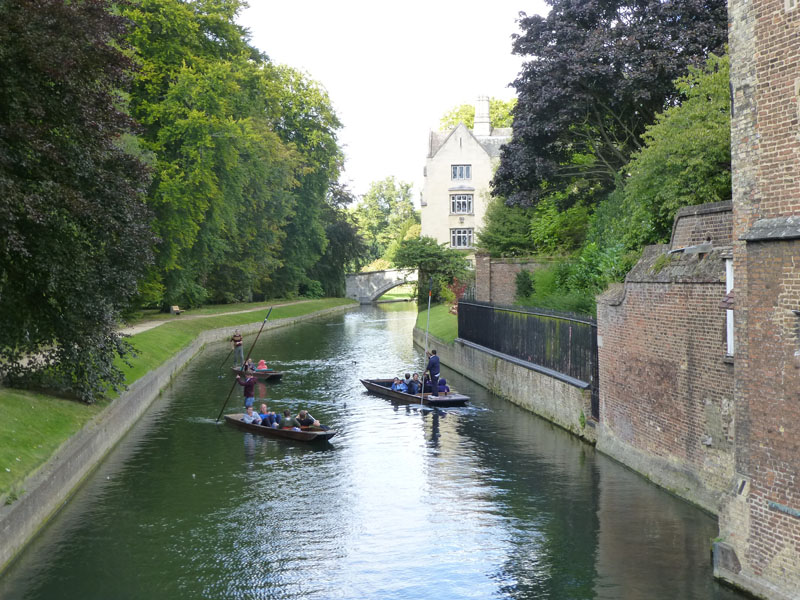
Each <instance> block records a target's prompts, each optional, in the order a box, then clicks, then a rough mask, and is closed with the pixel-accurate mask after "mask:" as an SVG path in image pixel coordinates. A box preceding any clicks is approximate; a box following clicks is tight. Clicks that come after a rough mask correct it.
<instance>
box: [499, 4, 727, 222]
mask: <svg viewBox="0 0 800 600" xmlns="http://www.w3.org/2000/svg"><path fill="white" fill-rule="evenodd" d="M550 4H551V6H552V10H551V11H550V13H549V14H548V15H547V16H546V17H541V16H538V15H533V16H527V15H525V14H524V13H523V16H522V18H521V20H520V28H521V30H522V34H520V35H518V36H516V38H515V41H514V53H515V54H518V55H520V56H526V57H530V60H529V61H528V62H526V63H525V65H524V66H523V68H522V71H521V72H520V74H519V76H518V77H517V79H516V81H515V82H514V87H515V88H516V90H517V93H518V98H519V101H518V103H517V106H516V107H515V109H514V124H513V127H514V134H513V138H512V140H511V141H510V142H509V143H508V144H506V145H505V146H504V147H503V149H502V151H501V161H500V166H499V168H498V170H497V173H496V174H495V177H494V179H493V182H492V186H493V193H494V194H495V195H499V196H502V197H505V198H506V199H507V201H508V202H510V203H512V204H521V205H530V204H535V203H537V202H538V201H539V200H540V199H541V198H542V197H544V196H547V195H550V194H552V193H553V192H558V191H571V190H574V189H576V186H577V188H578V190H579V191H580V190H581V189H583V192H581V193H583V194H584V195H589V196H592V197H594V198H597V197H601V196H602V195H604V194H607V193H608V191H610V190H611V189H613V187H614V185H615V184H616V181H617V177H618V173H619V170H620V168H621V167H622V166H623V165H625V164H626V163H627V162H628V159H629V157H630V156H631V154H632V153H633V152H635V151H636V150H638V149H639V148H640V147H641V136H642V134H643V133H644V131H645V127H646V126H647V125H649V124H651V123H652V122H653V121H654V119H655V115H656V113H657V112H659V111H660V110H662V109H663V108H664V106H665V105H670V104H673V103H674V102H675V100H676V98H677V95H676V92H675V89H674V86H673V84H672V82H673V81H674V80H675V79H676V78H677V77H679V76H681V75H683V74H684V73H685V72H686V68H687V67H688V66H689V65H698V64H700V63H701V62H702V61H703V60H705V58H706V57H707V56H708V54H709V52H717V53H719V52H721V51H723V48H724V44H725V43H726V40H727V8H726V3H725V2H724V1H722V0H675V1H673V2H662V1H661V0H636V1H632V0H610V1H609V2H601V3H598V2H596V1H595V0H551V1H550ZM580 197H581V194H580V193H570V194H569V195H567V196H565V197H564V198H563V200H564V201H565V202H566V204H565V206H569V204H570V202H574V201H576V200H577V199H579V198H580Z"/></svg>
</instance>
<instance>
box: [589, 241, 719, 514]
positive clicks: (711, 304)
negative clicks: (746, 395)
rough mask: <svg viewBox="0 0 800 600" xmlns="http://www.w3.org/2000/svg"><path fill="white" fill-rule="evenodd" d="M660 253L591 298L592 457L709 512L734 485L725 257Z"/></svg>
mask: <svg viewBox="0 0 800 600" xmlns="http://www.w3.org/2000/svg"><path fill="white" fill-rule="evenodd" d="M667 250H668V247H667V246H651V247H649V248H648V249H647V250H646V251H645V253H644V255H643V256H642V259H641V260H640V261H639V263H638V264H637V265H636V267H635V268H634V269H633V270H632V271H631V273H630V274H629V275H628V278H627V280H626V282H625V284H624V286H617V287H615V288H612V289H611V290H610V291H608V292H606V293H605V294H603V295H602V296H600V297H599V298H598V305H597V321H598V346H599V364H600V369H599V377H600V426H599V431H598V448H599V449H601V450H602V451H604V452H607V453H609V454H611V455H612V456H614V457H615V458H617V459H618V460H620V461H622V462H624V463H625V464H628V465H630V466H631V467H632V468H634V469H635V470H637V471H639V472H642V473H644V474H646V475H647V476H648V477H649V478H651V479H652V480H653V481H655V482H656V483H658V484H659V485H662V486H664V487H666V488H668V489H670V490H672V491H674V492H676V493H677V494H679V495H681V496H683V497H685V498H687V499H689V500H691V501H693V502H695V503H696V504H699V505H701V506H703V507H704V508H706V509H708V510H711V511H714V512H716V511H717V510H718V508H719V503H720V501H721V499H722V496H723V494H724V492H726V491H727V490H728V488H729V484H730V481H731V479H732V476H733V436H734V427H733V424H734V419H733V366H732V364H730V361H729V360H727V359H726V340H725V311H724V310H722V309H720V307H719V303H720V300H721V299H722V298H723V297H724V296H725V278H724V275H725V264H724V255H725V252H724V251H721V250H715V251H713V252H711V253H710V254H708V255H706V256H704V257H701V256H700V255H697V254H694V255H687V254H674V255H667V254H666V251H667ZM667 257H669V258H667Z"/></svg>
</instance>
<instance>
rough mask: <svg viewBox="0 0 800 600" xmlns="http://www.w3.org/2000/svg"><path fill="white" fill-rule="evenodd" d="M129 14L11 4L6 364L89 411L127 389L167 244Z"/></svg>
mask: <svg viewBox="0 0 800 600" xmlns="http://www.w3.org/2000/svg"><path fill="white" fill-rule="evenodd" d="M121 5H124V3H115V4H114V5H113V6H112V3H110V2H106V1H102V0H84V1H82V2H66V1H64V0H37V1H35V2H34V1H33V0H18V1H17V2H3V3H0V48H2V51H0V198H1V199H2V200H1V201H0V362H2V371H3V373H4V375H5V379H6V381H7V382H11V383H23V382H26V381H30V380H31V379H33V378H36V379H40V378H41V377H43V376H44V375H47V376H48V377H52V378H54V379H55V382H56V383H57V384H59V385H60V386H61V387H62V388H63V389H65V390H68V391H71V392H73V393H74V394H76V395H77V396H78V397H80V398H82V399H83V400H85V401H91V400H93V399H94V398H95V397H96V396H97V395H98V394H100V393H102V392H103V391H104V390H105V389H106V387H107V385H112V386H114V387H116V386H117V385H118V384H120V383H122V381H123V375H122V373H121V371H120V370H119V369H118V368H116V367H115V366H114V359H115V357H116V356H125V355H126V354H127V353H128V351H129V345H128V344H127V343H126V342H124V341H123V340H122V339H121V337H120V335H119V334H118V333H117V323H118V319H119V317H120V311H121V310H122V309H123V308H125V307H126V306H127V304H128V302H129V300H130V299H131V297H132V296H133V295H134V294H135V293H136V291H137V278H138V277H139V276H140V275H141V274H142V273H143V270H144V269H145V268H146V267H147V265H148V264H149V263H150V262H151V260H152V255H151V246H152V243H153V242H154V239H153V236H152V234H151V232H150V229H149V223H150V216H149V214H148V211H147V210H146V208H145V206H144V204H143V202H142V201H141V197H142V194H143V193H144V191H145V189H146V185H147V182H148V174H147V170H146V167H145V165H144V164H143V162H142V161H141V160H139V158H138V157H137V156H135V155H134V154H132V153H130V152H128V151H127V148H134V147H135V146H136V142H135V140H134V139H133V137H132V135H131V133H132V130H133V129H132V128H133V122H132V120H131V119H130V118H129V116H128V115H127V114H126V113H125V112H124V106H125V101H124V98H123V95H122V90H123V89H124V88H125V87H126V86H128V85H129V83H130V74H131V69H132V68H133V66H134V65H133V63H132V61H131V59H130V58H129V54H128V49H127V47H126V46H125V43H124V40H123V35H124V34H125V31H126V27H127V22H126V21H125V19H123V18H121V17H120V16H118V14H116V12H115V11H114V10H112V9H113V8H114V7H118V6H121Z"/></svg>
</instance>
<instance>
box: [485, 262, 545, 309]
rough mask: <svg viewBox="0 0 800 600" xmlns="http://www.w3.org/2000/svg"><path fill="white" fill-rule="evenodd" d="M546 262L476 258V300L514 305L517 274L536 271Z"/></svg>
mask: <svg viewBox="0 0 800 600" xmlns="http://www.w3.org/2000/svg"><path fill="white" fill-rule="evenodd" d="M543 264H545V261H542V260H541V259H536V260H533V259H530V258H491V257H489V255H488V254H477V255H476V256H475V299H476V300H478V301H480V302H492V303H494V304H505V305H513V304H515V303H516V296H517V273H519V272H520V271H522V270H523V269H525V270H526V271H531V272H533V271H535V270H536V269H538V268H540V267H541V266H542V265H543Z"/></svg>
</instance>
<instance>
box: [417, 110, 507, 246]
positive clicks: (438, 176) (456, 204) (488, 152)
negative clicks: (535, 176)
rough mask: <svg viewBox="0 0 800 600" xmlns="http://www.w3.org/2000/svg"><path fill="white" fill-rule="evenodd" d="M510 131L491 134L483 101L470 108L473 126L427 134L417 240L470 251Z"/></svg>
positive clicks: (492, 130) (495, 129)
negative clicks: (490, 184) (420, 224)
mask: <svg viewBox="0 0 800 600" xmlns="http://www.w3.org/2000/svg"><path fill="white" fill-rule="evenodd" d="M510 139H511V129H510V128H492V125H491V123H490V121H489V98H488V97H487V96H481V97H479V98H478V101H477V103H476V105H475V126H474V128H473V129H471V130H470V129H467V127H466V126H465V125H464V124H463V123H459V124H458V125H457V126H456V127H455V128H454V129H452V130H450V131H448V132H438V131H431V132H430V135H429V138H428V156H427V160H426V163H425V182H424V184H423V189H422V198H421V202H420V204H421V212H422V235H424V236H429V237H432V238H434V239H436V241H438V242H439V243H447V244H448V245H449V246H450V247H451V248H459V249H464V250H472V248H473V247H474V244H475V234H476V232H477V231H478V230H479V229H480V227H481V225H482V224H483V219H484V216H485V214H486V206H487V204H488V202H489V182H490V181H491V179H492V176H493V174H494V169H495V166H496V164H497V162H498V161H499V159H500V146H502V145H503V144H504V143H506V142H507V141H508V140H510Z"/></svg>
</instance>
